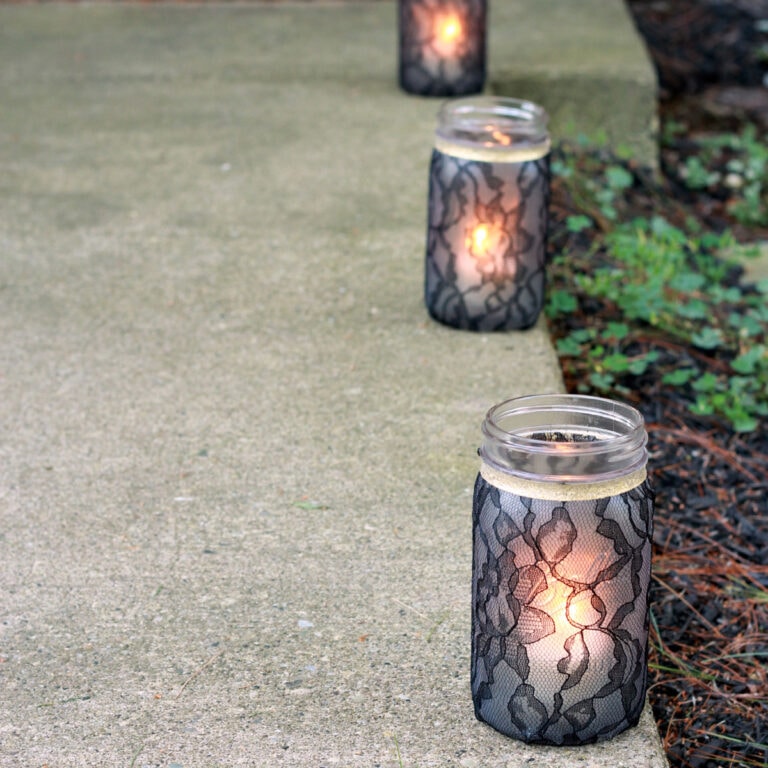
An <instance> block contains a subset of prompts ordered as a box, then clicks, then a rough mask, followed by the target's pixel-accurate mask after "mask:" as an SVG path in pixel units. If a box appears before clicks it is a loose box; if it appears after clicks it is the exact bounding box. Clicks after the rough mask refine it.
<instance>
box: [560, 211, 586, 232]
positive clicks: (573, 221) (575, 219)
mask: <svg viewBox="0 0 768 768" xmlns="http://www.w3.org/2000/svg"><path fill="white" fill-rule="evenodd" d="M565 226H566V228H567V229H568V231H569V232H583V231H584V230H585V229H589V228H590V227H591V226H592V219H590V218H589V216H584V215H581V216H568V217H567V218H566V220H565Z"/></svg>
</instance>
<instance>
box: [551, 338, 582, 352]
mask: <svg viewBox="0 0 768 768" xmlns="http://www.w3.org/2000/svg"><path fill="white" fill-rule="evenodd" d="M556 348H557V354H558V355H560V356H561V357H578V356H579V355H580V354H581V344H580V343H579V342H578V341H576V339H574V338H573V336H572V335H571V336H566V337H565V338H564V339H558V340H557V344H556Z"/></svg>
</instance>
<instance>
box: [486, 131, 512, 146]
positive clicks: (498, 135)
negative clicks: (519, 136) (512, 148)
mask: <svg viewBox="0 0 768 768" xmlns="http://www.w3.org/2000/svg"><path fill="white" fill-rule="evenodd" d="M491 136H493V138H494V139H495V140H496V143H497V144H503V145H504V146H505V147H506V146H508V145H510V144H511V143H512V139H511V138H510V137H509V136H507V134H506V133H502V132H501V131H499V130H494V131H493V132H492V133H491Z"/></svg>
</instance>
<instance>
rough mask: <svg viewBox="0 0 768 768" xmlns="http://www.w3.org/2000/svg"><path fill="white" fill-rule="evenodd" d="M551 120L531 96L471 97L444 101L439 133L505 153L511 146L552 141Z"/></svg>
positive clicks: (440, 111)
mask: <svg viewBox="0 0 768 768" xmlns="http://www.w3.org/2000/svg"><path fill="white" fill-rule="evenodd" d="M548 121H549V116H548V115H547V112H546V111H545V109H544V108H543V107H541V106H539V105H538V104H535V103H534V102H532V101H528V100H527V99H518V98H512V97H507V96H467V97H464V98H459V99H451V100H449V101H446V102H444V103H443V105H442V106H441V107H440V109H439V110H438V114H437V129H436V134H437V136H438V137H439V138H441V139H443V140H445V141H448V142H451V143H455V144H459V145H463V146H467V147H479V146H480V147H483V148H484V149H486V150H489V149H490V150H498V151H502V152H503V151H509V149H510V147H511V146H521V145H539V144H542V145H544V144H548V143H549V134H548V132H547V123H548ZM487 129H495V130H487ZM500 137H502V138H501V139H500Z"/></svg>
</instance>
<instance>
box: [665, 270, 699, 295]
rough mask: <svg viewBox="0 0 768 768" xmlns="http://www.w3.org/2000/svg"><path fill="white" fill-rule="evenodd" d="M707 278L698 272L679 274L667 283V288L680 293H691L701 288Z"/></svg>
mask: <svg viewBox="0 0 768 768" xmlns="http://www.w3.org/2000/svg"><path fill="white" fill-rule="evenodd" d="M706 282H707V278H706V277H704V275H702V274H701V273H700V272H680V273H679V274H677V275H675V276H674V277H673V278H672V279H671V280H670V281H669V287H670V288H672V289H673V290H675V291H680V292H681V293H692V292H693V291H698V290H699V289H700V288H703V287H704V285H705V284H706Z"/></svg>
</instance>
